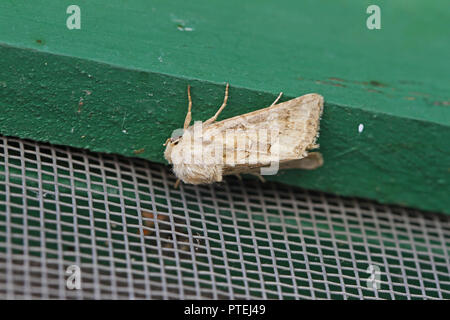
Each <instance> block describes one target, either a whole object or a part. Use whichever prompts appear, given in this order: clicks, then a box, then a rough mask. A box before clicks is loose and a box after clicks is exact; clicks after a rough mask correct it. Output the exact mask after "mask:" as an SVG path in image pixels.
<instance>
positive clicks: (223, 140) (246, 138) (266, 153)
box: [164, 84, 323, 186]
mask: <svg viewBox="0 0 450 320" xmlns="http://www.w3.org/2000/svg"><path fill="white" fill-rule="evenodd" d="M228 88H229V86H228V84H227V86H226V89H225V98H224V101H223V103H222V105H221V106H220V108H219V110H218V111H217V112H216V114H215V115H214V116H213V117H212V118H210V119H208V120H206V121H204V122H201V121H196V122H195V123H194V125H192V126H190V123H191V119H192V116H191V109H192V99H191V92H190V86H188V100H189V105H188V112H187V115H186V119H185V122H184V128H183V130H182V131H181V132H180V134H176V132H177V131H174V133H175V134H174V135H173V136H172V137H171V138H169V139H167V141H166V143H165V144H164V145H165V146H166V150H165V152H164V157H165V158H166V160H167V161H168V162H169V164H172V165H173V171H174V173H175V175H176V176H177V178H178V180H177V183H176V186H177V185H178V184H179V182H180V180H181V181H183V182H184V183H189V184H209V183H214V182H220V181H222V178H223V176H225V175H238V176H239V174H241V173H242V174H255V175H258V176H259V177H261V175H273V174H276V173H277V172H278V170H280V169H308V170H312V169H315V168H318V167H320V166H321V165H322V164H323V159H322V155H321V154H320V153H319V152H311V153H308V150H311V149H316V148H318V147H319V146H318V145H317V144H316V139H317V137H318V134H319V123H320V117H321V115H322V111H323V97H322V96H321V95H319V94H315V93H311V94H306V95H303V96H301V97H298V98H295V99H292V100H289V101H286V102H282V103H278V100H279V99H280V98H281V95H282V93H280V95H279V96H278V98H277V99H276V100H275V101H274V102H273V103H272V105H270V106H269V107H267V108H264V109H260V110H257V111H253V112H250V113H246V114H243V115H240V116H236V117H233V118H229V119H226V120H222V121H218V122H216V120H217V117H218V116H219V114H220V113H221V112H222V110H223V109H224V108H225V106H226V104H227V100H228ZM261 178H262V177H261Z"/></svg>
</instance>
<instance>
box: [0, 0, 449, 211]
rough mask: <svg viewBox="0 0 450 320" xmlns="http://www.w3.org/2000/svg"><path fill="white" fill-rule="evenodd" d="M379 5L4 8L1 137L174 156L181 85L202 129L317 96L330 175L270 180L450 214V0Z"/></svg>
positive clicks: (0, 17)
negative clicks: (72, 25)
mask: <svg viewBox="0 0 450 320" xmlns="http://www.w3.org/2000/svg"><path fill="white" fill-rule="evenodd" d="M376 2H377V4H378V5H379V6H380V8H381V21H382V29H381V30H368V29H367V28H366V18H367V17H368V15H367V14H366V8H367V7H368V6H369V5H370V4H372V1H360V0H353V1H332V0H329V1H296V0H290V1H288V0H279V1H269V0H258V1H240V0H228V1H220V2H219V1H209V0H201V1H189V2H186V1H181V0H180V1H162V0H160V1H152V2H149V1H145V0H139V1H138V0H135V1H128V2H124V1H122V0H110V1H101V2H100V1H95V2H93V1H85V0H84V1H76V2H73V1H49V0H45V1H44V0H35V1H33V2H30V1H25V0H14V1H13V0H8V1H6V0H5V1H2V2H0V57H1V60H0V134H3V135H11V136H18V137H22V138H29V139H34V140H39V141H49V142H51V143H55V144H64V145H71V146H76V147H81V148H88V149H91V150H94V151H103V152H112V153H119V154H123V155H127V156H136V157H142V158H146V159H149V160H151V161H157V162H164V159H163V149H164V148H163V146H162V143H163V142H164V141H165V139H166V138H167V137H168V136H169V135H170V133H171V132H172V130H174V129H175V128H178V127H180V126H181V125H182V123H183V120H184V116H185V112H186V106H187V97H186V86H187V84H190V85H191V86H192V94H193V99H194V106H193V117H194V120H204V119H207V118H209V117H210V116H211V115H212V114H213V113H214V112H215V111H216V108H217V107H218V106H219V105H220V103H221V100H222V98H223V90H224V83H225V82H229V83H230V84H231V89H230V100H229V105H228V106H227V108H226V109H225V111H224V112H223V113H222V115H221V118H222V119H224V118H227V117H231V116H234V115H237V114H241V113H244V112H248V111H252V110H255V109H259V108H261V107H265V106H267V105H269V104H270V103H271V102H272V101H273V100H274V98H275V97H276V95H277V94H278V92H280V91H283V92H284V94H285V95H284V98H283V99H284V100H287V99H290V98H293V97H296V96H299V95H302V94H305V93H309V92H317V93H320V94H322V95H323V96H324V97H325V101H326V103H325V111H324V116H323V119H322V125H321V135H320V139H319V143H320V144H321V148H320V150H321V152H322V153H323V155H324V159H325V165H324V166H323V167H322V168H320V169H319V170H315V171H310V172H308V171H292V170H291V171H286V172H280V174H279V175H278V176H275V177H272V179H274V180H277V181H282V182H285V183H289V184H293V185H298V186H302V187H306V188H311V189H317V190H323V191H328V192H333V193H336V194H340V195H352V196H360V197H366V198H372V199H377V200H378V201H380V202H388V203H397V204H404V205H408V206H413V207H417V208H421V209H426V210H434V211H440V212H445V213H449V214H450V197H449V194H450V147H449V142H450V106H449V104H450V98H449V88H450V77H449V76H448V75H449V74H450V69H449V63H448V56H449V54H450V43H449V41H448V35H447V32H448V30H449V29H450V25H449V21H450V13H449V10H444V9H443V8H446V5H447V1H446V0H442V1H434V2H432V3H430V2H425V1H421V0H408V1H406V0H404V1H376ZM71 4H77V5H78V6H79V7H80V9H81V29H80V30H69V29H67V27H66V19H67V17H68V16H69V15H68V14H66V8H67V7H68V6H69V5H71ZM360 124H362V125H363V126H364V130H363V131H362V132H359V131H358V127H359V125H360Z"/></svg>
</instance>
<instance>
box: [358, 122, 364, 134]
mask: <svg viewBox="0 0 450 320" xmlns="http://www.w3.org/2000/svg"><path fill="white" fill-rule="evenodd" d="M363 130H364V125H363V124H362V123H360V124H359V126H358V132H359V133H361V132H363Z"/></svg>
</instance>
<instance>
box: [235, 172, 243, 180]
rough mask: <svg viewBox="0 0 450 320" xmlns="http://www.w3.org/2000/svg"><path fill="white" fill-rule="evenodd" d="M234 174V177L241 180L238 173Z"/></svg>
mask: <svg viewBox="0 0 450 320" xmlns="http://www.w3.org/2000/svg"><path fill="white" fill-rule="evenodd" d="M234 175H235V176H236V178H238V179H239V180H240V181H242V177H241V175H240V174H239V173H236V174H234Z"/></svg>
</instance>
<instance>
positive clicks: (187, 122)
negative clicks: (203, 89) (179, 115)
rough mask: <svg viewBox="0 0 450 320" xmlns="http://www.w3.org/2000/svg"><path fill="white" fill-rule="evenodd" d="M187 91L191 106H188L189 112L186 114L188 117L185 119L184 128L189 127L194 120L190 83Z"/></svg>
mask: <svg viewBox="0 0 450 320" xmlns="http://www.w3.org/2000/svg"><path fill="white" fill-rule="evenodd" d="M187 93H188V100H189V106H188V112H187V114H186V118H185V119H184V126H183V129H187V128H188V127H189V124H190V123H191V120H192V113H191V109H192V99H191V86H190V85H188V87H187Z"/></svg>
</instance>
